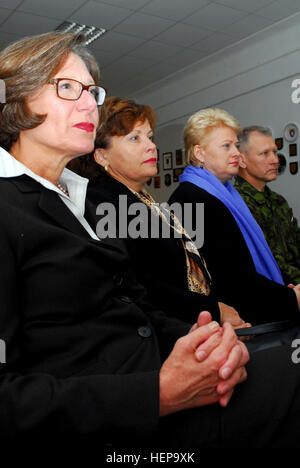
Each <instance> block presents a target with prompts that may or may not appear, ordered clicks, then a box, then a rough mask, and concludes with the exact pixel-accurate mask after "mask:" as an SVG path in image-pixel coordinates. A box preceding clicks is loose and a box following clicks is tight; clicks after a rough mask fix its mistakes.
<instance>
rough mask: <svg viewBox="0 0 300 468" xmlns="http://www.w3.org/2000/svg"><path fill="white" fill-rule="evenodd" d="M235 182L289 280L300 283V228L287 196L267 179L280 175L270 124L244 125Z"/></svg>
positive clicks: (285, 276)
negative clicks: (273, 188)
mask: <svg viewBox="0 0 300 468" xmlns="http://www.w3.org/2000/svg"><path fill="white" fill-rule="evenodd" d="M240 152H241V161H240V170H239V175H238V176H237V177H236V180H235V183H234V186H235V188H236V189H237V190H238V192H239V193H240V195H241V196H242V197H243V199H244V200H245V202H246V203H247V205H248V207H249V209H250V211H251V212H252V214H253V216H254V218H255V219H256V221H257V222H258V224H259V225H260V227H261V229H262V230H263V232H264V235H265V238H266V240H267V242H268V244H269V247H270V249H271V251H272V253H273V255H274V257H275V259H276V261H277V263H278V266H279V268H280V269H281V272H282V276H283V279H284V281H285V282H286V284H288V283H293V284H297V283H300V229H299V227H298V224H297V220H296V219H295V218H294V216H293V212H292V209H291V208H290V207H289V205H288V203H287V201H286V200H285V198H283V197H282V196H281V195H279V194H278V193H276V192H273V191H272V190H270V189H269V187H268V186H267V183H268V182H270V181H272V180H275V179H276V178H277V175H278V157H277V147H276V144H275V141H274V139H273V137H272V133H271V131H270V130H269V129H268V128H264V127H259V126H252V127H246V128H244V130H243V132H242V134H241V136H240Z"/></svg>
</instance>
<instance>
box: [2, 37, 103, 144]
mask: <svg viewBox="0 0 300 468" xmlns="http://www.w3.org/2000/svg"><path fill="white" fill-rule="evenodd" d="M83 40H84V38H83V37H82V36H80V35H74V34H73V33H66V34H63V33H60V32H49V33H45V34H40V35H38V36H32V37H27V38H25V39H22V40H20V41H18V42H15V43H13V44H11V45H9V46H8V47H6V48H5V49H4V50H3V51H2V52H1V53H0V79H2V80H4V82H5V88H6V104H0V145H2V146H4V148H5V149H7V150H9V148H10V146H11V144H12V143H13V142H14V141H16V140H17V139H18V136H19V132H20V131H21V130H26V129H31V128H34V127H37V126H38V125H40V124H41V123H42V122H43V121H44V120H45V118H46V115H41V114H35V113H33V112H31V111H30V110H29V108H28V106H27V102H26V101H27V98H28V97H30V96H32V95H33V94H34V93H36V91H37V90H38V89H39V88H41V87H42V86H43V85H45V84H46V83H48V82H49V80H50V79H51V78H52V77H53V76H54V75H55V74H56V73H57V71H58V70H59V69H60V68H61V67H62V66H63V64H64V63H65V61H66V59H67V57H68V55H69V54H70V53H71V52H73V53H74V54H76V55H77V56H78V57H80V58H81V60H82V61H83V62H84V64H85V65H86V67H87V69H88V71H89V73H90V74H91V76H92V78H93V80H94V81H95V84H99V80H100V72H99V68H98V65H97V62H96V60H95V59H94V57H93V56H92V55H91V54H90V53H89V51H88V50H87V49H86V47H85V46H84V45H83Z"/></svg>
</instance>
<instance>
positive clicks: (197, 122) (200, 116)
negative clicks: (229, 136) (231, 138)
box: [183, 108, 242, 166]
mask: <svg viewBox="0 0 300 468" xmlns="http://www.w3.org/2000/svg"><path fill="white" fill-rule="evenodd" d="M218 127H229V128H231V129H232V130H233V131H234V132H236V133H237V134H239V133H240V131H241V130H242V128H241V126H240V124H239V122H238V121H237V120H236V119H235V118H234V117H233V116H232V115H231V114H229V113H228V112H226V111H225V110H223V109H218V108H207V109H202V110H200V111H198V112H196V113H195V114H193V115H192V116H191V117H190V118H189V120H188V121H187V124H186V126H185V127H184V131H183V137H184V147H185V156H186V162H187V164H191V165H192V166H195V165H197V163H198V161H197V160H196V159H195V157H194V146H195V145H201V146H205V144H206V143H207V140H208V138H209V135H210V133H211V132H212V131H213V130H214V129H215V128H218Z"/></svg>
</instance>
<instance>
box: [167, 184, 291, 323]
mask: <svg viewBox="0 0 300 468" xmlns="http://www.w3.org/2000/svg"><path fill="white" fill-rule="evenodd" d="M173 202H178V203H181V204H183V203H192V204H193V207H194V208H195V204H196V203H204V244H203V248H202V249H201V251H202V253H203V255H204V257H205V259H206V261H207V266H208V269H209V271H210V272H211V274H212V278H213V286H214V290H213V293H214V294H215V295H216V296H217V297H219V298H220V300H222V301H223V302H225V303H228V304H231V305H233V306H234V307H236V308H237V310H238V311H239V312H240V315H241V317H242V318H243V319H244V320H247V321H249V322H252V323H253V324H255V323H263V322H271V321H277V320H285V319H290V318H295V319H298V317H299V310H298V305H297V300H296V295H295V293H294V292H293V291H292V290H291V289H289V288H287V287H286V286H282V285H280V284H278V283H275V282H274V281H271V280H269V279H267V278H266V277H265V276H263V275H260V274H258V273H257V272H256V270H255V267H254V263H253V260H252V257H251V255H250V252H249V250H248V247H247V244H246V242H245V240H244V237H243V235H242V233H241V231H240V229H239V227H238V225H237V223H236V221H235V219H234V217H233V216H232V214H231V213H230V211H229V210H228V209H227V208H226V206H225V205H224V204H223V203H222V202H221V201H220V200H218V199H217V198H216V197H214V196H213V195H210V194H209V193H208V192H206V191H205V190H203V189H201V188H199V187H197V186H196V185H194V184H192V183H190V182H183V183H182V184H180V185H179V187H178V188H177V189H176V190H175V192H174V193H173V194H172V196H171V198H170V200H169V203H170V204H171V203H173Z"/></svg>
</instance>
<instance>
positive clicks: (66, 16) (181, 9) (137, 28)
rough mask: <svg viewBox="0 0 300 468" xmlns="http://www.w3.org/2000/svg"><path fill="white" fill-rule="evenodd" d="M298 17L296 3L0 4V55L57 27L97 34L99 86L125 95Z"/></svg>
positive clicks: (89, 0) (114, 0)
mask: <svg viewBox="0 0 300 468" xmlns="http://www.w3.org/2000/svg"><path fill="white" fill-rule="evenodd" d="M299 11H300V1H299V0H218V1H211V0H104V1H102V0H101V1H99V0H0V48H1V49H2V48H3V47H4V46H5V45H7V44H8V43H10V42H12V41H14V40H16V39H18V38H21V37H24V36H26V35H27V36H28V35H33V34H40V33H43V32H47V31H50V30H53V29H55V28H56V27H57V26H58V25H59V24H61V23H62V22H63V21H65V20H67V21H76V22H78V23H83V24H87V25H89V26H97V27H104V28H106V29H107V32H106V33H105V34H104V35H103V36H101V37H100V38H99V39H98V40H96V41H95V42H94V43H92V44H91V46H90V48H91V50H92V51H93V53H94V54H95V56H96V58H97V59H98V62H99V65H100V68H101V73H102V85H103V86H105V87H106V88H107V90H108V93H109V94H110V95H122V96H126V95H130V94H134V92H135V91H137V90H140V89H142V88H144V87H146V86H148V85H150V84H152V83H153V82H155V81H158V80H160V79H161V78H164V77H166V76H168V75H170V74H172V73H174V72H176V71H178V70H180V69H182V68H184V67H186V66H188V65H191V64H192V63H195V62H197V61H199V60H200V59H201V58H203V57H205V56H208V55H210V54H212V53H214V52H216V51H218V50H220V49H222V48H224V47H226V46H228V45H230V44H233V43H235V42H237V41H239V40H241V39H244V38H245V37H247V36H249V35H251V34H254V33H256V32H257V31H260V30H262V29H264V28H266V27H268V26H270V25H272V24H274V23H276V22H278V21H280V20H282V19H284V18H286V17H288V16H291V15H292V14H294V13H297V12H299Z"/></svg>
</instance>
